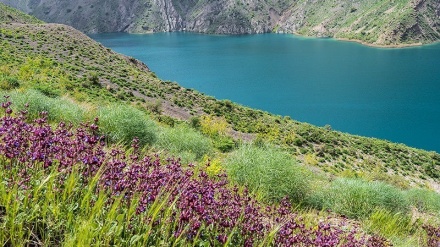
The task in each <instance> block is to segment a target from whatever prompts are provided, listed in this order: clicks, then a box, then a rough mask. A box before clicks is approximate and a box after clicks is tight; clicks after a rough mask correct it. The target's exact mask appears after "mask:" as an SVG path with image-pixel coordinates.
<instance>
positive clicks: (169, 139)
mask: <svg viewBox="0 0 440 247" xmlns="http://www.w3.org/2000/svg"><path fill="white" fill-rule="evenodd" d="M156 145H157V147H159V148H163V149H166V150H168V151H169V152H171V153H172V154H174V155H178V156H181V157H185V161H191V160H192V161H194V160H199V159H201V158H202V157H203V156H204V155H206V154H209V153H211V152H213V146H212V143H211V140H210V139H209V138H207V137H205V136H204V135H202V134H201V133H199V132H197V131H196V130H194V129H193V128H190V127H189V126H187V125H179V126H176V127H174V128H161V130H160V132H159V134H158V138H157V143H156Z"/></svg>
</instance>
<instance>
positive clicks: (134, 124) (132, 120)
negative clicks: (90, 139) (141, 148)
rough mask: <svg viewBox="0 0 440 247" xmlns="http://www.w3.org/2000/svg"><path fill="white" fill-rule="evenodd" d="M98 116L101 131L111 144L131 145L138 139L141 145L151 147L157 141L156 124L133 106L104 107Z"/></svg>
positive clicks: (115, 105) (100, 109) (114, 105)
mask: <svg viewBox="0 0 440 247" xmlns="http://www.w3.org/2000/svg"><path fill="white" fill-rule="evenodd" d="M98 116H99V126H100V129H101V130H102V132H103V133H104V134H105V135H106V136H107V138H108V140H109V141H111V142H122V143H124V144H129V143H131V141H132V140H133V139H134V138H135V137H137V138H139V144H140V145H146V144H150V145H151V144H153V143H154V142H155V140H156V129H157V127H156V124H155V123H154V122H153V121H152V120H151V119H150V118H149V117H148V116H147V115H145V114H144V113H143V112H142V111H140V110H138V109H135V108H133V107H131V106H127V105H117V104H113V105H108V106H104V107H101V108H99V110H98Z"/></svg>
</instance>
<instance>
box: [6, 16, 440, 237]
mask: <svg viewBox="0 0 440 247" xmlns="http://www.w3.org/2000/svg"><path fill="white" fill-rule="evenodd" d="M0 36H1V38H2V41H1V42H2V45H1V46H0V51H1V52H0V87H2V88H3V89H4V90H9V91H7V92H3V93H2V94H3V95H5V94H8V95H11V97H10V99H11V100H12V101H13V102H14V104H13V105H12V107H13V109H14V111H15V112H18V111H19V110H23V109H26V108H25V107H24V105H25V103H29V108H27V109H28V111H29V115H30V116H29V117H31V118H36V117H37V116H38V115H39V112H40V111H47V112H48V120H49V121H50V122H51V124H53V125H56V124H57V123H58V122H59V121H65V122H72V123H73V124H74V125H80V123H81V122H83V121H89V122H92V121H93V118H94V117H95V116H99V121H98V124H99V125H100V127H101V129H102V133H105V134H106V135H107V136H108V140H109V143H110V144H113V143H124V144H129V143H130V142H131V141H132V138H133V137H135V136H137V137H139V138H140V139H141V144H142V145H153V147H154V148H155V149H158V150H165V151H166V152H165V153H167V155H168V154H171V155H173V156H176V157H183V160H184V161H185V162H188V163H191V162H195V163H197V161H198V162H199V164H200V166H198V167H203V165H204V164H205V161H206V160H207V159H208V158H204V159H203V160H202V157H210V158H211V161H212V167H208V168H207V172H208V173H209V174H210V176H211V177H217V176H221V175H222V172H221V169H222V168H225V169H226V170H227V172H228V174H229V175H230V176H231V178H232V179H233V180H234V181H235V183H234V184H232V185H231V186H235V185H238V187H237V188H238V189H239V190H244V188H243V187H242V186H243V185H246V186H248V187H249V189H251V190H254V191H256V192H257V194H259V195H261V196H262V198H263V199H264V201H266V202H270V203H267V204H264V206H272V205H273V204H272V202H273V201H276V202H279V201H280V200H281V199H282V198H283V197H285V196H289V197H290V198H291V199H292V200H293V201H294V202H296V203H298V204H300V206H304V207H314V208H318V209H322V208H324V209H330V210H332V211H334V212H337V213H339V214H344V215H346V216H348V217H350V218H353V219H356V220H357V222H361V223H362V224H364V223H365V225H366V229H367V226H368V229H370V231H371V232H377V233H379V234H381V235H383V236H390V237H389V238H390V239H396V240H395V241H397V242H399V241H400V243H402V242H404V241H405V239H407V240H408V241H411V243H417V242H414V241H415V240H412V238H413V236H416V237H415V239H418V237H417V236H418V235H417V234H418V233H417V232H418V230H417V229H416V230H412V229H411V227H409V228H406V226H409V225H410V223H408V224H406V223H407V221H406V220H407V219H409V218H411V217H420V218H421V219H423V220H425V219H426V218H428V215H427V214H430V215H434V216H433V217H434V218H435V217H438V216H437V215H438V211H439V204H440V203H439V195H438V194H437V193H435V192H432V191H428V190H421V189H409V190H407V191H403V190H400V189H408V188H410V187H411V186H415V187H417V184H419V186H425V185H424V184H428V185H427V186H429V183H433V184H438V178H439V176H440V173H439V170H440V169H439V167H440V166H439V164H440V155H439V154H437V153H435V152H426V151H423V150H417V149H412V148H408V147H406V146H404V145H401V144H393V143H389V142H386V141H382V140H377V139H371V138H364V137H359V136H353V135H348V134H344V133H340V132H336V131H331V130H330V129H329V128H319V127H316V126H311V125H308V124H305V123H299V122H297V121H294V120H292V119H290V118H289V117H281V116H276V115H272V114H269V113H266V112H262V111H259V110H254V109H250V108H246V107H243V106H240V105H237V104H234V103H232V102H230V101H219V100H215V99H213V98H212V97H209V96H206V95H203V94H200V93H197V92H195V91H193V90H188V89H183V88H181V87H180V86H178V85H177V84H175V83H169V82H164V81H161V80H159V79H157V78H155V77H154V76H153V74H152V73H151V72H149V71H148V70H147V69H145V67H142V65H141V64H140V63H139V62H136V60H131V59H128V58H126V57H124V56H121V55H117V54H115V53H113V52H112V51H110V50H107V49H105V48H104V47H101V46H100V45H99V44H97V43H95V42H93V41H91V40H89V39H87V37H84V36H83V35H82V34H80V33H77V32H76V31H74V30H71V29H69V28H68V27H65V26H57V25H47V26H45V25H37V26H32V25H29V26H28V27H26V26H18V27H14V26H12V25H0ZM133 92H135V93H133ZM138 94H141V95H144V96H147V98H145V97H143V96H142V97H138V96H135V95H138ZM148 97H149V98H148ZM158 101H160V102H162V104H157V107H154V108H155V109H154V111H153V110H151V113H150V114H151V115H154V118H155V119H167V120H170V121H169V122H172V123H173V124H169V125H170V126H171V125H174V127H173V128H171V127H165V126H162V125H160V123H156V122H154V121H153V120H151V119H153V117H151V115H149V114H147V113H145V112H148V111H149V109H150V108H151V107H150V108H149V107H148V105H149V104H150V103H151V102H153V103H154V102H158ZM76 102H81V104H78V103H76ZM82 102H85V103H86V104H83V103H82ZM173 102H177V103H176V104H178V105H173ZM133 104H136V107H134V106H132V105H133ZM177 106H178V108H173V109H174V110H175V109H178V110H179V111H180V112H184V113H185V112H186V113H190V115H191V116H194V117H195V118H193V119H198V120H199V121H198V122H199V123H198V124H197V123H196V122H194V124H193V125H194V127H198V128H199V129H197V128H190V127H188V126H187V125H186V124H185V123H182V122H184V121H177V120H174V119H173V118H171V117H170V116H169V115H171V116H174V115H172V114H170V112H168V109H169V107H177ZM142 108H145V109H142ZM139 109H142V110H139ZM161 114H162V115H161ZM167 114H168V115H167ZM150 117H151V118H150ZM232 131H235V132H234V133H236V134H237V136H238V137H239V136H240V135H247V136H248V140H249V139H250V140H252V139H254V138H255V137H257V141H255V143H256V144H258V146H253V145H250V144H242V140H238V141H237V140H236V141H232V137H231V136H230V132H232ZM237 136H234V137H235V138H238V137H237ZM262 140H264V142H267V143H268V145H266V146H265V145H264V144H263V143H264V142H263V141H262ZM234 149H235V151H232V152H231V153H227V152H230V151H231V150H234ZM219 151H221V152H224V153H220V152H219ZM1 158H4V157H1ZM302 160H304V163H307V164H308V167H311V168H312V169H313V171H327V173H321V172H320V174H321V177H319V178H318V177H316V176H315V175H314V174H312V172H310V171H308V170H307V169H305V167H306V166H302V165H301V162H302ZM209 169H210V170H209ZM390 171H391V172H390ZM3 172H5V170H4V171H3ZM391 173H393V175H392V176H389V175H388V174H391ZM50 174H52V175H50ZM50 174H48V173H44V174H39V173H38V172H37V173H36V174H35V181H33V183H35V186H37V189H35V188H33V189H32V190H33V191H34V192H32V193H42V194H41V195H40V196H39V197H38V200H37V201H33V202H32V204H31V203H30V202H28V201H26V200H25V197H26V196H23V195H22V194H20V193H21V192H20V191H19V189H18V188H14V187H13V186H10V188H6V187H4V186H5V184H4V183H3V184H2V186H3V189H2V192H1V193H2V194H1V195H0V196H2V198H3V199H2V200H3V202H4V203H0V216H1V215H2V214H4V213H2V212H6V211H5V210H4V208H5V207H6V206H7V207H8V209H7V210H8V211H7V213H11V215H10V217H9V216H8V217H9V218H8V221H2V219H0V224H6V223H5V222H9V223H8V226H7V227H8V228H7V230H5V231H0V235H1V234H3V235H1V236H3V237H4V238H3V239H5V240H4V241H6V242H8V241H12V240H11V239H12V238H13V239H14V240H13V241H16V244H17V245H23V244H24V241H28V240H29V239H32V241H36V242H38V241H41V242H44V243H47V244H48V245H52V244H54V243H55V244H56V239H59V237H60V236H61V235H62V236H63V237H64V236H66V241H67V242H66V243H67V245H81V244H83V245H90V244H93V243H95V242H94V241H98V240H97V239H99V241H100V243H102V244H103V245H111V244H118V245H127V246H128V244H129V243H130V244H132V245H135V246H136V245H142V244H145V243H146V242H148V243H154V244H160V242H161V241H165V242H167V243H174V242H176V241H177V239H176V238H173V237H172V236H171V235H172V234H171V235H170V233H169V231H168V230H166V229H169V227H171V226H170V225H169V224H168V225H167V224H166V223H163V222H162V221H161V222H160V223H163V225H160V227H159V228H156V229H162V226H163V227H164V228H163V230H158V231H157V232H156V233H153V232H151V234H150V236H156V238H157V242H149V241H152V239H151V238H150V239H149V240H148V239H147V240H145V238H144V237H145V235H144V234H142V233H138V234H134V235H132V239H124V238H123V237H120V238H119V237H117V236H122V235H124V231H125V230H126V227H127V226H126V222H125V223H124V219H128V218H130V217H132V216H130V215H131V214H130V212H129V209H127V208H125V209H124V210H128V211H119V210H120V204H118V202H117V201H114V202H113V201H112V200H113V199H112V200H110V201H112V202H109V203H108V204H106V205H105V206H103V207H102V211H100V210H99V208H95V209H94V210H95V211H93V209H91V208H90V207H89V206H86V205H84V208H82V207H83V204H82V202H84V203H87V202H89V201H91V202H93V203H92V204H94V203H95V202H96V201H108V197H106V196H105V195H100V194H99V193H98V194H94V195H93V196H91V197H92V198H91V199H90V194H84V193H85V192H86V191H87V190H93V187H91V188H89V187H84V186H83V185H80V182H81V181H80V180H81V177H80V176H79V175H78V174H77V175H74V177H72V178H69V181H71V183H72V184H74V185H73V187H72V188H74V189H69V190H68V191H72V192H68V193H71V194H69V195H72V196H71V197H72V199H74V198H77V199H78V200H77V202H76V203H70V202H67V204H64V205H62V206H59V205H58V204H60V203H62V202H61V201H60V200H61V199H59V198H57V197H59V196H60V194H56V193H55V192H50V193H49V190H51V189H53V190H56V191H57V192H60V190H59V189H61V190H62V189H63V188H56V187H53V186H52V187H47V186H49V184H50V182H44V181H46V180H47V181H53V179H56V178H57V177H59V173H57V171H55V170H53V171H51V173H50ZM322 174H324V175H322ZM344 174H345V175H347V176H348V177H358V176H359V177H362V178H365V179H367V180H381V181H386V182H388V183H391V184H393V185H395V186H397V187H399V188H400V189H397V188H396V187H393V186H391V185H387V184H385V183H383V182H367V181H363V180H360V179H338V178H337V177H338V176H340V175H344ZM404 174H405V179H404V178H403V175H404ZM17 176H18V175H17ZM52 176H53V177H52ZM335 176H336V177H335ZM43 182H44V183H43ZM326 184H329V186H326ZM38 188H40V189H38ZM8 189H9V190H8ZM34 189H35V190H37V191H35V190H34ZM82 189H84V190H85V192H83V191H81V190H82ZM14 193H16V194H14ZM45 193H47V194H45ZM63 193H64V192H63ZM63 193H62V194H63ZM66 193H67V192H66ZM63 195H64V194H63ZM343 195H346V196H343ZM14 198H19V199H20V200H18V201H13V199H14ZM161 198H162V199H164V198H166V195H164V197H161ZM45 200H47V202H45ZM75 200H76V199H75ZM162 202H163V201H160V200H159V201H158V202H157V203H156V204H155V205H156V206H155V209H154V210H153V211H151V212H150V213H149V214H150V216H151V215H153V214H156V213H157V212H158V211H159V212H162V211H161V209H164V208H162V207H160V205H161V204H162ZM8 203H9V204H8ZM14 203H15V204H14ZM113 203H115V204H113ZM7 204H8V205H7ZM34 204H35V205H34ZM275 204H276V203H275ZM57 205H58V206H57ZM98 205H99V204H98ZM24 206H26V207H24ZM43 206H44V207H46V209H41V208H42V207H43ZM27 207H29V208H30V209H29V208H27ZM92 208H93V207H92ZM111 208H115V209H114V210H113V211H112V209H111ZM414 208H417V209H418V212H419V213H421V215H420V214H419V215H412V214H411V211H410V210H411V209H412V210H414ZM116 209H117V210H116ZM14 210H15V211H14ZM69 210H70V211H69ZM82 210H84V211H82ZM105 210H107V211H105ZM115 210H116V211H115ZM121 210H122V209H121ZM92 211H93V212H94V213H95V212H96V213H97V215H94V216H93V217H92V216H91V215H88V213H90V212H92ZM37 212H38V213H39V212H41V213H42V215H44V216H45V217H46V216H47V217H48V218H47V219H45V220H41V218H40V217H39V214H38V213H37ZM60 212H63V213H62V214H63V215H64V216H66V215H67V216H68V217H67V218H66V219H62V218H58V219H59V220H54V218H55V216H57V215H58V216H59V215H61V214H59V213H60ZM110 212H112V213H110ZM154 212H156V213H154ZM109 213H110V214H111V215H108V214H109ZM12 214H13V215H12ZM77 214H78V221H77V222H73V223H68V222H69V221H72V219H70V218H72V217H76V216H77ZM114 214H115V215H114ZM28 216H29V217H28ZM64 216H63V217H64ZM27 217H28V218H27ZM0 218H2V217H0ZM165 218H166V217H165ZM12 219H16V220H12ZM106 219H107V220H106ZM411 219H412V218H411ZM14 221H16V222H18V223H17V225H16V226H13V225H12V223H13V222H14ZM66 222H67V223H66ZM121 222H122V223H121ZM170 222H172V223H176V222H175V221H170ZM388 222H390V223H389V224H388ZM399 222H401V223H402V224H400V223H399ZM412 222H413V221H411V224H412ZM144 223H145V222H144ZM139 224H141V223H139ZM149 224H152V222H149V223H148V224H146V225H145V224H144V225H143V226H142V227H140V228H139V229H140V230H139V231H144V232H145V231H149V229H150V230H151V225H150V226H148V225H149ZM430 224H432V225H434V226H436V224H437V223H430ZM101 226H103V228H102V229H100V228H99V227H101ZM14 227H15V228H14ZM148 227H150V228H148ZM5 229H6V228H5ZM41 229H44V231H43V230H41ZM97 229H99V230H97ZM121 229H122V230H121ZM207 229H208V228H207ZM433 229H434V232H435V229H436V228H433ZM208 230H209V229H208ZM121 231H122V233H121ZM405 233H407V234H408V237H407V238H406V237H405ZM26 234H27V235H26ZM411 234H412V236H409V235H411ZM32 235H35V236H36V237H35V236H32ZM11 236H12V237H11ZM81 236H85V237H84V238H83V239H81V238H82V237H81ZM113 236H114V237H113ZM124 236H125V235H124ZM160 236H163V238H161V237H160ZM26 239H27V240H26ZM88 241H92V242H88ZM121 241H122V242H121ZM179 241H180V240H179ZM417 241H418V240H417ZM177 242H178V241H177ZM422 242H423V241H422ZM178 243H180V244H182V245H185V244H186V242H178ZM200 244H201V245H203V244H205V245H206V243H200Z"/></svg>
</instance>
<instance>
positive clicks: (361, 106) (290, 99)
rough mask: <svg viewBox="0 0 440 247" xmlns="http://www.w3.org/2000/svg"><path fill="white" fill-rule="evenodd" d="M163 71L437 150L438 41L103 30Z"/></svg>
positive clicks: (185, 81)
mask: <svg viewBox="0 0 440 247" xmlns="http://www.w3.org/2000/svg"><path fill="white" fill-rule="evenodd" d="M91 37H92V38H93V39H95V40H97V41H99V42H101V43H102V44H103V45H104V46H106V47H109V48H111V49H114V50H115V51H117V52H119V53H123V54H126V55H129V56H132V57H135V58H137V59H139V60H142V61H143V62H145V63H146V64H147V65H148V66H149V67H150V69H151V70H152V71H154V72H155V73H156V74H157V75H158V77H159V78H161V79H163V80H169V81H175V82H178V83H179V84H180V85H182V86H183V87H186V88H193V89H195V90H197V91H199V92H203V93H205V94H208V95H211V96H214V97H216V98H218V99H230V100H232V101H234V102H237V103H240V104H242V105H246V106H250V107H253V108H258V109H261V110H265V111H268V112H271V113H274V114H279V115H283V116H290V117H291V118H293V119H295V120H299V121H303V122H308V123H311V124H314V125H318V126H324V125H327V124H329V125H330V126H331V127H332V128H333V129H335V130H339V131H343V132H348V133H351V134H356V135H362V136H368V137H376V138H381V139H386V140H390V141H393V142H398V143H404V144H406V145H409V146H412V147H417V148H423V149H427V150H434V151H437V152H440V141H439V139H440V44H434V45H428V46H422V47H412V48H404V49H385V48H373V47H367V46H363V45H360V44H356V43H351V42H343V41H336V40H333V39H315V38H303V37H298V36H294V35H288V34H262V35H245V36H220V35H201V34H193V33H178V32H177V33H157V34H147V35H135V34H125V33H112V34H97V35H91Z"/></svg>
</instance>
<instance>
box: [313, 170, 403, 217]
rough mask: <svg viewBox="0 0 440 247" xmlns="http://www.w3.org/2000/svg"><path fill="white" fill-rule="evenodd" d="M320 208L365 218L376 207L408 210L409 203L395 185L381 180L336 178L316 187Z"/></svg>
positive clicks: (395, 211) (395, 210)
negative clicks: (327, 184)
mask: <svg viewBox="0 0 440 247" xmlns="http://www.w3.org/2000/svg"><path fill="white" fill-rule="evenodd" d="M317 193H318V194H320V195H321V196H322V197H323V198H322V199H321V200H315V201H321V202H322V203H323V205H322V206H323V208H328V209H331V210H333V211H335V212H337V213H339V214H343V215H346V216H348V217H350V218H366V217H369V216H370V215H371V214H372V213H373V212H374V211H375V210H378V209H384V210H387V211H389V212H391V213H397V212H403V213H407V212H408V211H409V203H408V201H407V200H406V198H405V196H404V194H403V193H402V192H401V191H400V190H398V189H397V188H395V187H393V186H391V185H388V184H385V183H382V182H366V181H363V180H360V179H348V178H339V179H336V180H335V181H333V182H332V183H331V185H330V187H329V188H327V189H325V188H324V189H322V191H318V192H317Z"/></svg>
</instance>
